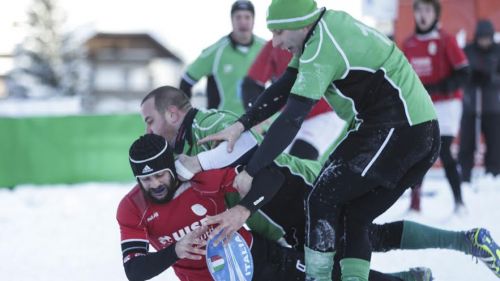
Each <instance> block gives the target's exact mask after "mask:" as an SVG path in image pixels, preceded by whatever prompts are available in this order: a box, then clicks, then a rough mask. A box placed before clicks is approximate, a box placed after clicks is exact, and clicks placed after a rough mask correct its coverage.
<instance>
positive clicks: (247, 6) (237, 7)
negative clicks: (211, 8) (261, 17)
mask: <svg viewBox="0 0 500 281" xmlns="http://www.w3.org/2000/svg"><path fill="white" fill-rule="evenodd" d="M241 10H243V11H249V12H250V13H252V15H255V8H254V7H253V4H252V2H250V1H248V0H237V1H235V2H234V3H233V6H231V16H232V15H233V14H234V12H236V11H241Z"/></svg>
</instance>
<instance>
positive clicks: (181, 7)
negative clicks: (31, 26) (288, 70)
mask: <svg viewBox="0 0 500 281" xmlns="http://www.w3.org/2000/svg"><path fill="white" fill-rule="evenodd" d="M31 1H32V0H16V1H2V2H3V3H2V5H1V6H3V7H0V35H1V33H2V29H4V28H6V27H7V28H9V26H10V25H11V23H12V22H14V21H22V18H23V17H24V16H25V9H26V6H27V4H28V3H31ZM58 1H59V4H60V6H61V7H62V8H64V9H65V10H66V12H67V15H68V21H67V23H68V26H70V27H71V28H77V27H78V28H82V27H85V28H86V29H87V28H88V29H93V30H97V31H114V32H150V33H152V34H153V35H155V37H157V38H158V39H159V40H161V42H162V43H164V44H165V45H166V46H167V47H168V48H171V49H172V50H173V51H174V52H176V53H177V54H179V55H180V56H181V57H182V58H184V59H185V60H186V62H190V61H191V60H193V59H194V58H195V57H196V56H197V55H198V54H199V53H200V51H201V50H202V49H203V48H205V47H206V46H208V45H210V44H212V43H214V42H215V41H216V40H217V39H219V38H220V37H221V36H223V35H224V34H227V33H229V31H230V30H231V23H230V17H229V13H230V7H231V4H232V3H233V2H234V1H233V0H182V1H179V0H140V1H137V0H134V1H132V0H86V1H81V0H58ZM253 3H254V5H255V9H256V19H255V33H256V34H257V35H259V36H261V37H264V38H265V39H270V37H271V34H270V32H269V31H268V30H267V29H266V26H265V15H266V9H267V6H268V5H269V3H270V0H254V1H253ZM318 4H319V5H320V6H326V7H328V8H332V9H338V10H345V11H348V12H349V13H351V14H352V15H353V16H355V17H356V18H360V19H361V0H350V1H345V0H318ZM4 30H5V29H4ZM18 37H19V34H18V33H14V34H11V38H13V39H12V40H13V41H14V40H15V39H16V38H18ZM3 38H5V37H4V36H3Z"/></svg>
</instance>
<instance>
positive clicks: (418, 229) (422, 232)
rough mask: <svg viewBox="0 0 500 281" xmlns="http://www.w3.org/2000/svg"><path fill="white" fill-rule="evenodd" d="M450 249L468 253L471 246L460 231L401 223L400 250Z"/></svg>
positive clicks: (408, 222) (407, 222)
mask: <svg viewBox="0 0 500 281" xmlns="http://www.w3.org/2000/svg"><path fill="white" fill-rule="evenodd" d="M430 248H439V249H450V250H457V251H460V252H463V253H470V251H471V246H470V244H469V243H467V241H466V239H465V234H464V232H462V231H448V230H443V229H439V228H434V227H430V226H426V225H423V224H419V223H416V222H412V221H404V222H403V234H402V236H401V249H430Z"/></svg>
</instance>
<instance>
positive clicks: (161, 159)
mask: <svg viewBox="0 0 500 281" xmlns="http://www.w3.org/2000/svg"><path fill="white" fill-rule="evenodd" d="M129 161H130V167H132V172H133V173H134V176H136V177H141V176H148V175H152V174H156V173H158V172H160V171H164V170H168V171H169V172H170V174H171V175H172V177H173V178H174V179H175V178H176V176H175V175H176V171H175V164H174V154H173V151H172V149H171V148H170V146H169V145H168V143H167V141H166V140H165V139H164V138H163V137H161V136H158V135H155V134H145V135H143V136H141V137H139V138H138V139H137V140H136V141H135V142H134V143H133V144H132V146H131V147H130V150H129Z"/></svg>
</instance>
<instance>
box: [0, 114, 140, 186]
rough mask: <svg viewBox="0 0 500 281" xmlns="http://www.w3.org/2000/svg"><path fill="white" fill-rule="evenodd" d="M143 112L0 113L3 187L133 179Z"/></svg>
mask: <svg viewBox="0 0 500 281" xmlns="http://www.w3.org/2000/svg"><path fill="white" fill-rule="evenodd" d="M143 133H144V125H143V123H142V121H141V117H140V116H139V115H138V114H130V115H80V116H63V117H59V116H58V117H25V118H0V187H12V186H15V185H18V184H26V183H31V184H58V183H61V184H68V183H77V182H88V181H127V180H133V176H132V172H131V170H130V166H129V163H128V149H129V147H130V145H131V144H132V142H133V141H134V140H135V139H136V138H137V137H138V136H139V135H141V134H143Z"/></svg>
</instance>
